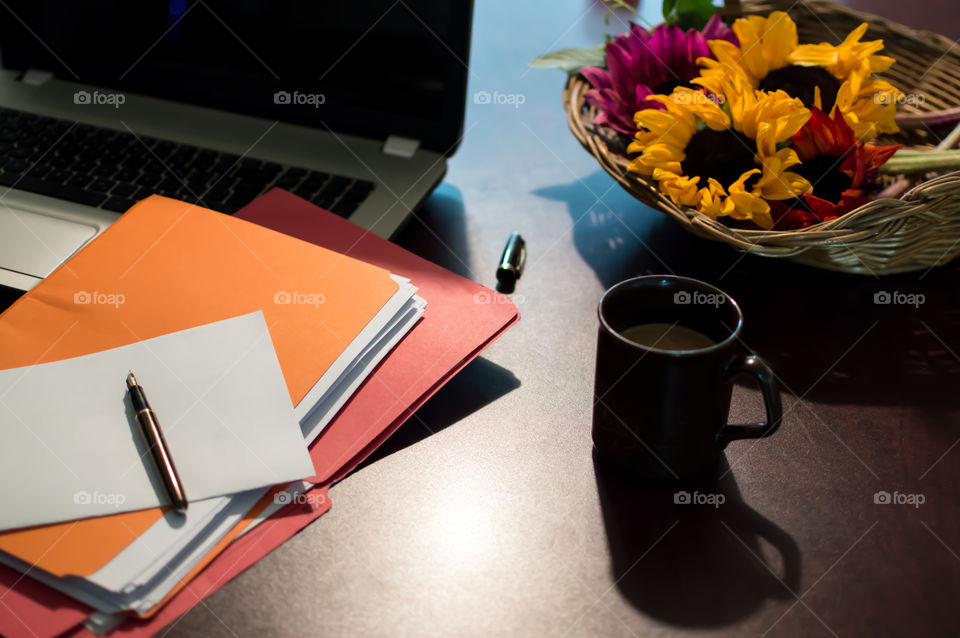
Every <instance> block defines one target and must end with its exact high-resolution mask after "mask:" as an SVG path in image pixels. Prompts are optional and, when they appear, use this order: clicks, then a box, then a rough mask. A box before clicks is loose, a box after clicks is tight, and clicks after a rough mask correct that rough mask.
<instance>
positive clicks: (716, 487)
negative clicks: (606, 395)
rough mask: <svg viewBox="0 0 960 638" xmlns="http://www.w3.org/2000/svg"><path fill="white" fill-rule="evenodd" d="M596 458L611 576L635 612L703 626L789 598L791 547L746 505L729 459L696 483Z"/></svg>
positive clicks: (795, 572)
mask: <svg viewBox="0 0 960 638" xmlns="http://www.w3.org/2000/svg"><path fill="white" fill-rule="evenodd" d="M593 459H594V473H595V477H596V481H597V489H598V491H599V495H600V503H601V509H602V511H603V522H604V527H605V529H606V535H607V542H608V544H609V547H610V556H611V562H612V564H611V572H612V574H611V577H612V578H613V580H615V581H616V587H617V589H618V590H619V591H620V593H621V595H622V596H623V597H624V598H626V599H627V600H628V601H630V603H631V604H632V605H633V606H634V607H636V609H637V610H639V611H641V612H643V613H644V614H647V615H648V616H650V617H652V618H655V619H657V620H659V621H661V622H666V623H670V624H672V625H675V626H678V627H685V628H694V629H706V628H719V627H724V626H728V625H731V624H733V623H735V622H737V621H738V620H740V619H742V618H744V617H746V616H748V615H749V614H751V613H752V612H754V611H755V610H757V609H758V608H759V607H760V606H761V605H763V604H764V603H765V602H766V601H767V600H769V599H778V600H790V599H792V598H793V594H792V593H791V592H793V591H797V589H798V587H799V584H800V550H799V548H798V546H797V543H796V541H794V540H793V538H792V537H791V536H790V535H789V534H788V533H787V532H786V531H784V530H783V529H781V528H780V527H778V526H777V525H776V524H774V523H773V522H771V521H769V520H768V519H766V518H764V517H763V516H762V515H761V514H760V513H758V512H757V511H755V510H754V509H752V508H750V507H749V506H748V505H747V504H746V503H744V502H743V499H742V498H741V496H740V491H739V489H738V488H737V485H736V481H735V479H734V477H733V474H732V473H731V472H728V471H727V470H728V465H727V463H726V460H722V461H721V462H720V463H719V464H718V466H717V468H716V469H715V470H714V471H713V472H711V473H710V474H709V475H706V476H703V477H701V478H698V479H696V480H691V481H687V482H684V483H682V484H678V483H672V484H666V483H657V484H652V483H649V482H641V481H638V480H636V479H632V478H630V477H624V476H623V475H622V474H619V473H617V472H616V471H614V470H611V469H610V468H609V467H608V466H607V465H605V464H604V463H603V462H602V461H601V460H600V459H599V458H598V456H597V452H596V450H594V452H593ZM685 501H687V502H685ZM761 540H763V541H765V542H764V543H763V544H761ZM770 547H772V548H773V550H774V551H773V553H772V554H771V552H770V551H769V548H770Z"/></svg>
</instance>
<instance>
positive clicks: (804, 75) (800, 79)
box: [760, 64, 840, 113]
mask: <svg viewBox="0 0 960 638" xmlns="http://www.w3.org/2000/svg"><path fill="white" fill-rule="evenodd" d="M816 87H820V100H821V102H823V112H824V113H829V112H830V111H831V110H832V109H833V104H834V102H836V101H837V91H839V90H840V81H839V80H837V78H835V77H833V75H832V74H831V73H830V72H829V71H827V70H826V69H824V68H823V67H819V66H797V65H795V64H791V65H790V66H785V67H783V68H782V69H777V70H776V71H771V72H770V73H767V77H765V78H763V80H761V82H760V88H761V89H763V90H764V91H776V90H777V89H783V90H784V91H786V92H787V94H788V95H790V96H792V97H797V98H800V100H801V101H802V102H803V105H804V106H805V107H807V108H808V109H809V108H812V107H813V98H814V95H815V93H814V91H815V88H816Z"/></svg>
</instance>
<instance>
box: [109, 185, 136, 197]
mask: <svg viewBox="0 0 960 638" xmlns="http://www.w3.org/2000/svg"><path fill="white" fill-rule="evenodd" d="M135 192H137V187H136V186H135V185H134V184H130V183H128V182H120V183H119V184H117V185H116V186H114V187H113V190H112V191H110V193H111V194H112V195H119V196H120V197H129V196H130V195H133V194H134V193H135Z"/></svg>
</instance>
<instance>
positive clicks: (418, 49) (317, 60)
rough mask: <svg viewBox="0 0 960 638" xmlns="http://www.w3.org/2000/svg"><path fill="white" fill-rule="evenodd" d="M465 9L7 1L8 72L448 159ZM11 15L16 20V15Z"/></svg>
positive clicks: (408, 1) (0, 37)
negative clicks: (41, 74) (419, 149)
mask: <svg viewBox="0 0 960 638" xmlns="http://www.w3.org/2000/svg"><path fill="white" fill-rule="evenodd" d="M471 5H472V2H470V0H461V1H450V2H442V1H438V0H364V1H363V2H331V1H318V0H136V1H135V2H131V1H130V0H101V1H99V2H64V1H51V0H7V2H6V3H5V4H3V5H0V56H2V60H3V65H4V67H6V68H12V69H17V70H24V69H31V68H32V69H40V70H47V71H53V72H54V73H55V75H56V76H57V77H58V78H60V79H64V80H71V81H76V82H81V83H84V84H92V85H97V86H105V87H110V88H113V89H117V90H121V91H124V90H126V91H131V92H134V93H141V94H145V95H152V96H156V97H162V98H167V99H173V100H179V101H183V102H189V103H193V104H200V105H204V106H210V107H215V108H220V109H224V110H228V111H236V112H241V113H246V114H250V115H256V116H260V117H265V118H269V119H274V120H280V121H287V122H293V123H297V124H303V125H306V126H311V127H316V128H320V129H325V128H330V129H332V130H334V131H337V132H347V133H354V134H357V135H364V136H367V137H374V138H378V139H384V138H386V137H387V136H388V135H402V136H405V137H412V138H415V139H419V140H420V141H421V143H422V144H423V146H425V147H427V148H430V149H432V150H436V151H439V152H442V153H445V154H449V153H450V152H452V150H453V147H455V145H456V143H457V141H458V139H459V136H460V133H461V128H462V121H463V110H464V98H465V93H466V76H467V67H466V64H467V55H468V49H469V31H470V17H471V11H472V6H471ZM11 14H12V15H11Z"/></svg>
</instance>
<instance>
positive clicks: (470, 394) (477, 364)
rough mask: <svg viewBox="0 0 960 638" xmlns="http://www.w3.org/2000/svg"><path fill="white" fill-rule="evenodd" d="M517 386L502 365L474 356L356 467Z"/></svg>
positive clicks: (380, 456) (470, 411) (439, 426)
mask: <svg viewBox="0 0 960 638" xmlns="http://www.w3.org/2000/svg"><path fill="white" fill-rule="evenodd" d="M519 387H520V380H519V379H518V378H517V377H516V376H514V374H513V373H512V372H511V371H510V370H507V369H506V368H504V367H502V366H498V365H497V364H495V363H493V362H492V361H489V360H487V359H484V358H483V357H477V358H476V359H474V360H473V361H471V362H470V363H468V364H467V365H466V366H465V367H464V368H463V370H461V371H460V372H459V373H457V375H456V376H454V377H453V378H452V379H451V380H450V381H449V382H448V383H447V384H446V385H445V386H443V387H442V388H440V389H439V390H437V393H436V394H435V395H433V396H432V397H430V399H429V400H428V401H427V402H426V403H424V404H423V406H422V407H421V408H420V409H419V410H417V411H416V412H414V413H413V415H412V416H411V417H410V418H409V419H407V422H406V423H404V424H403V425H402V426H401V427H400V429H399V430H397V431H396V432H394V433H393V434H392V435H391V436H390V438H388V439H387V440H386V441H385V442H384V443H383V445H381V446H380V447H378V448H377V450H376V451H375V452H374V453H373V454H371V455H370V456H369V457H368V458H367V459H366V460H365V461H364V462H363V463H362V464H361V465H360V466H359V467H358V468H357V470H358V471H359V470H361V469H363V468H364V467H366V466H367V465H369V464H370V463H375V462H376V461H377V460H379V459H382V458H384V457H386V456H389V455H390V454H393V453H394V452H399V451H400V450H402V449H404V448H406V447H408V446H410V445H413V444H414V443H417V442H419V441H422V440H423V439H425V438H427V437H428V436H430V435H431V434H435V433H437V432H439V431H440V430H443V429H444V428H447V427H448V426H451V425H453V424H454V423H456V422H457V421H460V420H462V419H464V418H466V417H467V416H469V415H471V414H473V413H474V412H476V411H477V410H479V409H480V408H483V407H484V406H486V405H489V404H490V403H493V402H494V401H496V400H497V399H499V398H500V397H502V396H504V395H506V394H507V393H509V392H512V391H513V390H516V389H517V388H519Z"/></svg>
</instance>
